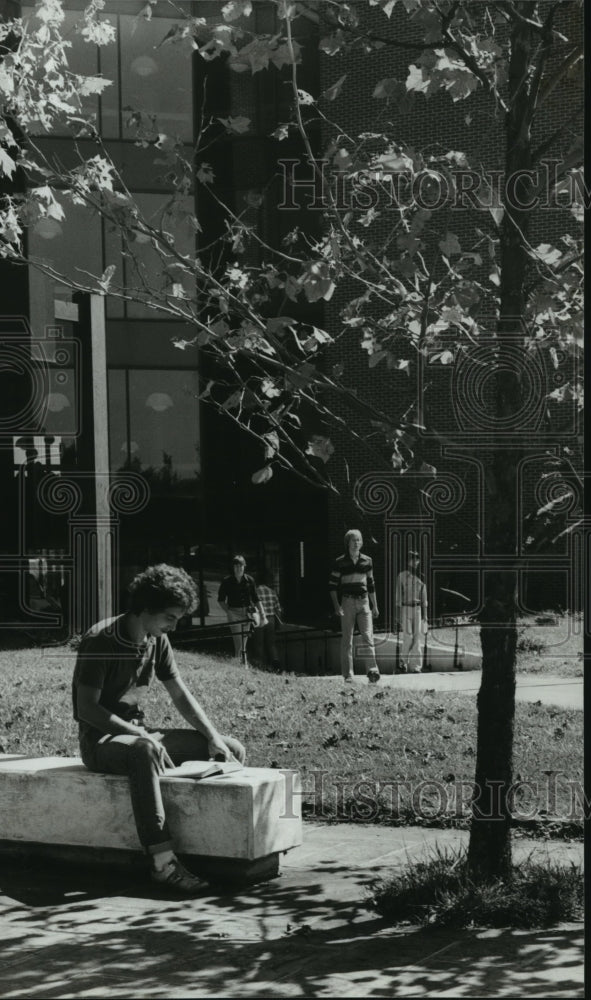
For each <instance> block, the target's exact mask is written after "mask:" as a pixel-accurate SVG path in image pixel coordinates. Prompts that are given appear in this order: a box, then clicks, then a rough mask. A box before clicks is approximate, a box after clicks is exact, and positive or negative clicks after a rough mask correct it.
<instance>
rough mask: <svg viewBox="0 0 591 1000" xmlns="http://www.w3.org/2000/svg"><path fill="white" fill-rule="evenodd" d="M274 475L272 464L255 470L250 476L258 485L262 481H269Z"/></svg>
mask: <svg viewBox="0 0 591 1000" xmlns="http://www.w3.org/2000/svg"><path fill="white" fill-rule="evenodd" d="M272 475H273V469H272V468H271V466H270V465H265V466H264V467H263V468H262V469H259V470H258V471H257V472H253V474H252V476H251V477H250V478H251V480H252V482H253V483H254V484H255V485H256V486H258V485H259V484H260V483H267V482H268V481H269V479H270V478H271V476H272Z"/></svg>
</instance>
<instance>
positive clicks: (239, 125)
mask: <svg viewBox="0 0 591 1000" xmlns="http://www.w3.org/2000/svg"><path fill="white" fill-rule="evenodd" d="M218 121H219V122H221V123H222V125H224V126H225V128H226V129H227V130H228V132H230V133H232V134H233V135H244V133H245V132H248V130H249V128H250V118H245V117H244V115H236V117H234V118H232V117H229V118H218Z"/></svg>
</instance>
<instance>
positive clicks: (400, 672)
mask: <svg viewBox="0 0 591 1000" xmlns="http://www.w3.org/2000/svg"><path fill="white" fill-rule="evenodd" d="M394 672H395V673H397V674H407V673H408V670H407V668H406V667H405V666H401V667H398V669H397V670H395V671H394Z"/></svg>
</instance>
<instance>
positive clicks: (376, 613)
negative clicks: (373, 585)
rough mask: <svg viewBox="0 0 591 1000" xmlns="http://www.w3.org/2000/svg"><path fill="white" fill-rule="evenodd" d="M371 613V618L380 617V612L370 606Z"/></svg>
mask: <svg viewBox="0 0 591 1000" xmlns="http://www.w3.org/2000/svg"><path fill="white" fill-rule="evenodd" d="M371 615H372V618H379V617H380V612H379V611H378V609H377V608H372V609H371Z"/></svg>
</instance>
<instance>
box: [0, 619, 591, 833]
mask: <svg viewBox="0 0 591 1000" xmlns="http://www.w3.org/2000/svg"><path fill="white" fill-rule="evenodd" d="M465 631H467V630H465ZM553 634H556V633H555V632H554V633H553ZM577 641H578V640H577ZM560 655H561V660H563V661H564V662H565V663H566V664H567V665H568V664H569V663H571V666H572V665H573V663H576V664H577V667H576V669H577V670H578V671H579V672H581V671H582V662H581V663H580V664H579V662H578V659H577V658H576V657H569V656H565V655H564V652H562V653H561V654H560ZM177 658H178V662H179V666H180V667H181V670H182V674H183V677H184V678H185V680H186V681H187V683H188V685H189V687H190V688H191V690H192V691H193V692H194V693H195V694H196V696H197V697H198V698H199V700H200V701H201V702H202V704H203V705H204V707H205V709H206V711H207V712H208V714H210V716H211V717H212V718H213V719H214V720H215V722H216V724H217V725H218V727H219V728H220V730H221V731H222V732H227V733H233V734H234V735H236V736H238V737H239V738H240V739H242V740H243V742H244V743H245V745H246V747H247V750H248V763H249V764H251V765H253V766H266V767H268V766H272V767H278V768H295V769H297V770H299V771H300V772H301V774H302V778H303V789H304V795H303V804H304V811H305V813H306V814H309V815H314V816H316V817H317V818H323V817H325V818H327V819H330V818H340V819H344V820H349V821H350V820H361V821H370V822H380V821H381V822H395V823H417V822H423V823H426V824H431V825H441V824H447V823H450V822H453V823H457V824H460V825H462V824H463V823H465V822H466V811H467V802H468V800H469V792H470V790H469V787H467V786H462V782H467V783H469V782H471V780H472V779H473V776H474V766H475V750H476V704H475V698H474V696H473V695H462V694H457V695H454V694H450V693H448V692H405V691H403V690H401V689H396V688H383V689H379V688H378V689H376V688H375V687H373V686H371V687H369V686H367V687H366V686H365V685H363V686H357V685H356V686H354V687H348V686H347V687H345V686H343V685H342V683H341V679H340V677H304V676H299V675H294V674H281V675H274V674H269V673H264V672H262V671H256V670H250V671H244V670H241V669H240V668H239V667H237V666H236V665H235V664H234V663H233V662H232V661H229V660H225V659H224V658H214V657H211V656H204V655H200V654H196V653H188V652H182V651H181V652H178V654H177ZM539 658H540V657H539V656H538V653H537V652H536V651H535V650H532V649H525V650H522V651H520V662H519V664H518V669H519V670H521V669H523V666H524V661H525V664H526V665H527V666H528V667H529V669H530V670H533V669H535V665H536V664H537V661H538V659H539ZM74 659H75V653H74V652H73V651H72V650H70V649H69V648H66V647H64V648H61V649H56V648H53V649H27V650H12V651H2V652H0V750H1V751H2V752H6V753H33V754H39V755H49V754H59V755H73V754H76V753H77V739H76V729H75V724H74V722H73V719H72V714H71V694H70V682H71V674H72V670H73V667H74ZM571 661H572V662H571ZM542 662H545V664H546V667H545V669H546V671H547V672H549V673H556V672H560V671H557V669H556V661H555V660H554V659H553V658H552V659H550V658H546V657H544V658H543V660H542ZM538 669H541V668H539V667H538ZM565 669H566V667H565ZM565 676H566V674H565ZM144 707H145V709H146V711H147V718H148V720H149V723H151V724H153V725H161V726H176V725H183V722H182V720H180V718H179V717H178V716H177V714H176V712H175V710H174V709H173V707H172V705H171V704H170V702H169V700H168V698H167V696H166V692H165V691H164V689H163V688H162V686H161V685H159V684H158V683H155V684H154V685H153V686H152V688H151V689H150V690H149V692H148V695H147V699H146V704H145V705H144ZM515 732H516V740H515V768H514V772H515V776H516V780H519V781H521V782H523V783H525V782H530V783H531V786H526V785H525V784H522V785H521V786H520V788H519V789H518V790H517V791H516V797H515V807H514V812H515V815H516V818H517V820H518V821H519V822H520V825H522V826H526V827H527V826H528V821H529V820H530V819H531V818H533V824H531V823H529V826H530V827H531V828H533V829H535V830H536V832H539V822H540V821H541V820H544V822H545V824H546V829H547V830H548V832H549V833H556V832H558V831H559V829H561V830H562V831H563V832H564V831H570V832H571V833H573V834H575V835H576V834H578V832H579V830H582V808H581V804H580V802H579V803H578V804H576V795H575V791H574V789H573V787H572V786H569V785H568V783H567V782H569V781H570V782H582V771H583V750H582V747H583V720H582V712H578V711H573V710H565V709H557V708H554V707H552V706H543V705H536V704H526V703H518V704H517V708H516V726H515ZM548 770H553V771H558V772H562V774H561V775H560V776H559V777H558V778H557V779H556V781H555V785H554V787H550V785H549V780H550V779H548V778H547V776H545V775H544V771H548ZM425 783H431V784H430V785H427V784H425ZM553 792H554V793H555V800H556V801H555V803H553V802H552V793H553ZM462 803H463V805H462ZM544 811H547V812H549V814H550V815H549V816H544V815H543V812H544ZM553 816H557V817H560V818H561V819H562V820H564V819H566V820H568V821H569V822H568V823H567V824H566V825H565V824H564V822H562V823H561V824H557V823H554V822H553V821H552V817H553ZM549 820H550V822H548V821H549ZM524 821H525V822H524Z"/></svg>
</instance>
